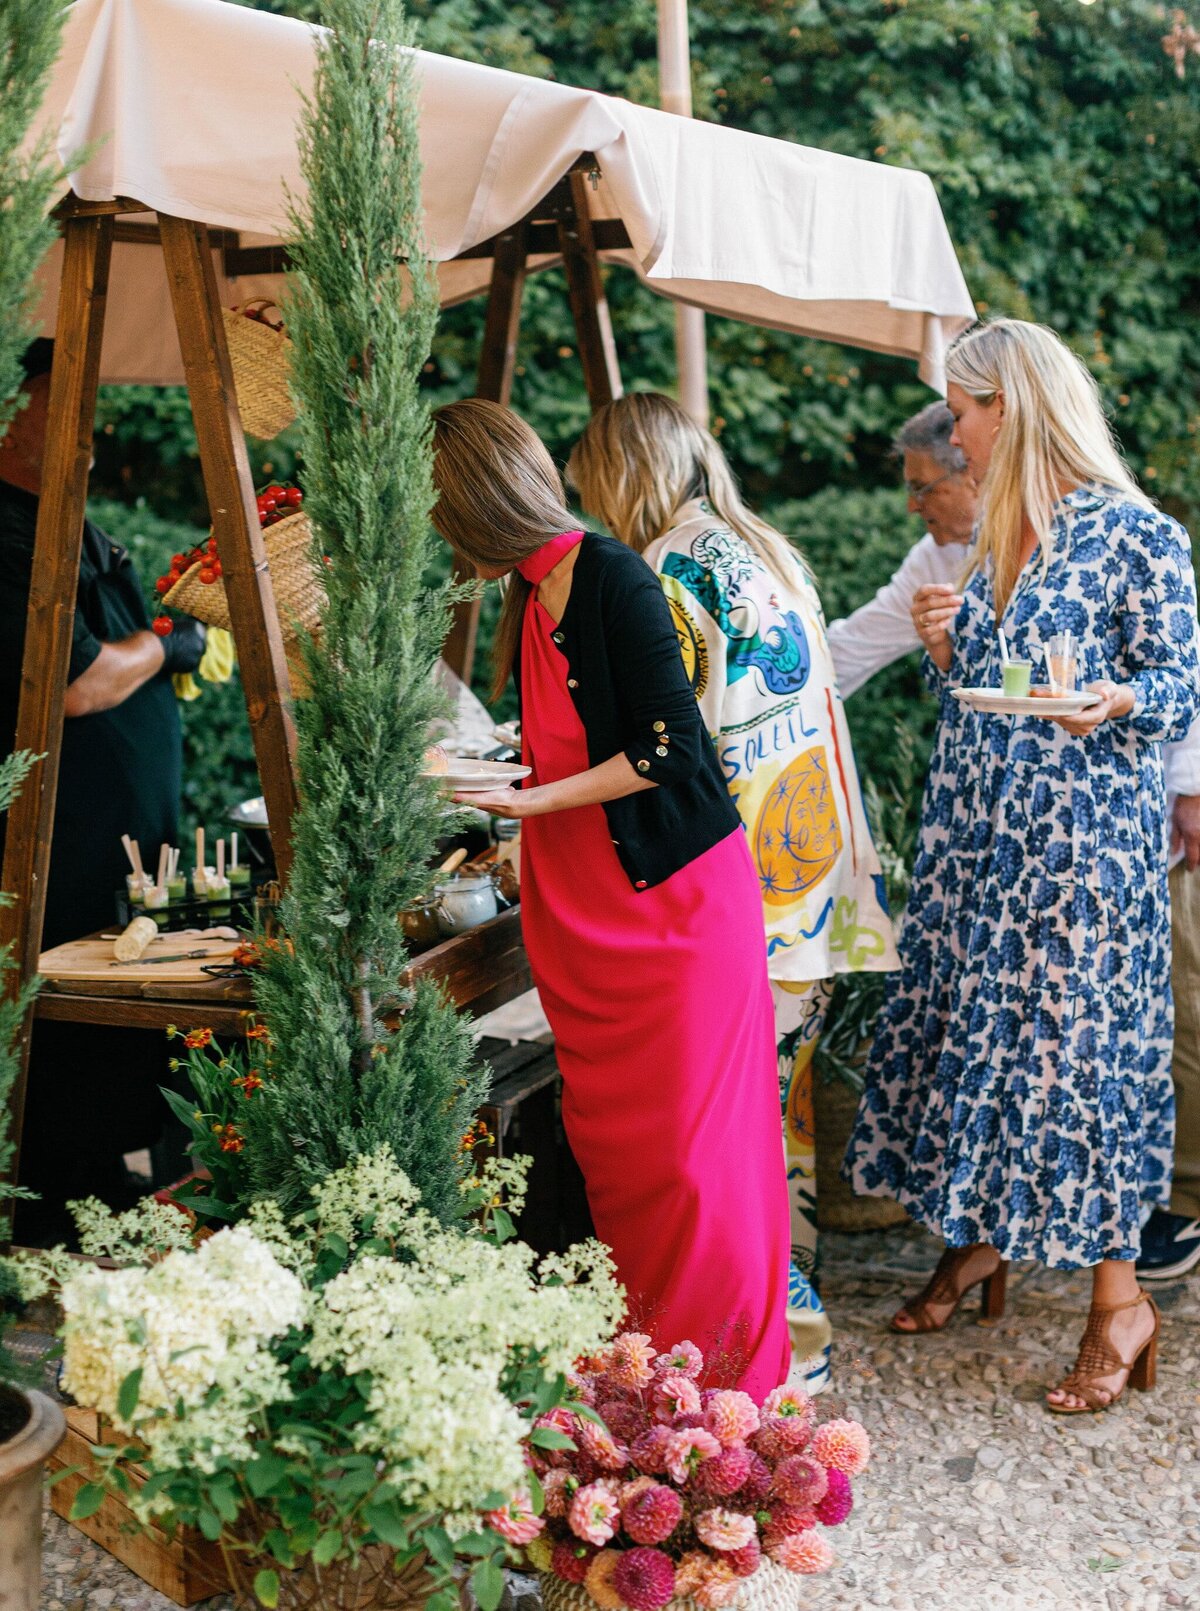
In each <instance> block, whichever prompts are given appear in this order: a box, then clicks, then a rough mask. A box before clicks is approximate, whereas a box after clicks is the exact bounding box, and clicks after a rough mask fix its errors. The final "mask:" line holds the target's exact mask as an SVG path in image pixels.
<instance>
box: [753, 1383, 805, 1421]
mask: <svg viewBox="0 0 1200 1611" xmlns="http://www.w3.org/2000/svg"><path fill="white" fill-rule="evenodd" d="M811 1411H812V1400H811V1399H810V1398H809V1396H808V1394H807V1393H805V1392H804V1391H803V1390H802V1389H801V1388H799V1387H788V1386H784V1387H775V1388H772V1389H771V1391H770V1392H769V1393H768V1394H767V1396H766V1398H765V1399H763V1414H764V1416H766V1415H786V1416H788V1417H789V1418H790V1417H793V1416H797V1415H803V1416H808V1415H809V1414H810V1413H811Z"/></svg>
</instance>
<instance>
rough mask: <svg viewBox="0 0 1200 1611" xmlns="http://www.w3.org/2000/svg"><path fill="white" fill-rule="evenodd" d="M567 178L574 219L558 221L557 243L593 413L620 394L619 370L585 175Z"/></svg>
mask: <svg viewBox="0 0 1200 1611" xmlns="http://www.w3.org/2000/svg"><path fill="white" fill-rule="evenodd" d="M568 179H569V182H570V186H571V202H572V207H571V213H572V215H573V216H570V217H567V218H560V219H559V223H558V239H559V244H560V246H561V247H562V254H563V268H564V269H565V270H566V274H567V295H568V296H569V298H570V301H571V317H572V318H573V319H574V321H575V333H576V336H577V338H578V341H579V359H580V362H581V363H582V365H583V380H584V385H585V386H586V387H587V394H588V401H589V402H590V403H591V405H592V408H593V409H597V408H599V407H601V405H602V404H604V403H611V402H612V401H613V399H614V398H616V397H620V396H621V393H622V390H623V388H622V386H621V370H620V365H619V364H618V362H617V344H616V342H615V341H614V340H613V332H612V319H611V318H610V316H609V312H608V300H607V298H606V297H605V295H604V282H603V280H602V279H601V277H600V260H599V258H598V257H597V255H596V241H595V237H594V235H593V232H592V219H591V214H590V213H589V212H588V203H587V192H588V177H587V174H586V173H585V172H584V171H583V170H582V169H578V168H576V169H574V170H572V172H571V173H570V174H569V175H568Z"/></svg>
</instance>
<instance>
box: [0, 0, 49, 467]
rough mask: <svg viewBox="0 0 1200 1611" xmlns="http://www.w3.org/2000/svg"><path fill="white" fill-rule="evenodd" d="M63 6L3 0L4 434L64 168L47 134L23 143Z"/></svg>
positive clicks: (0, 396)
mask: <svg viewBox="0 0 1200 1611" xmlns="http://www.w3.org/2000/svg"><path fill="white" fill-rule="evenodd" d="M62 20H63V12H62V8H61V7H60V6H56V5H46V4H45V0H0V436H3V435H4V432H5V430H6V429H7V427H8V422H9V420H10V419H11V418H12V415H13V412H14V407H15V400H16V395H17V391H18V388H19V387H20V384H21V355H22V353H23V352H24V351H25V348H26V347H27V346H28V345H29V343H30V341H31V340H32V338H33V335H34V324H33V305H34V297H35V293H34V288H33V276H34V273H35V271H36V270H37V266H38V264H39V263H40V262H41V260H42V258H43V257H44V256H45V254H46V253H47V252H48V251H49V249H50V245H51V243H52V241H53V240H54V234H55V231H54V225H53V223H52V222H51V220H50V219H49V217H48V216H47V214H48V209H49V206H50V200H51V197H52V196H53V194H54V188H55V185H56V184H57V183H58V181H59V179H60V177H61V173H60V170H59V166H58V163H57V162H55V161H54V160H53V159H52V157H51V152H50V146H49V144H48V143H47V142H45V141H42V142H40V143H39V144H38V145H36V146H35V147H34V148H33V150H32V151H25V150H22V147H23V145H24V143H25V141H26V138H27V137H28V134H29V131H30V129H31V128H32V126H33V120H34V117H35V115H36V113H37V109H38V106H39V104H40V103H41V99H42V94H43V92H44V90H45V86H46V80H47V79H48V78H49V76H50V69H51V68H52V67H53V66H54V63H55V60H56V59H57V56H58V52H59V47H60V45H61V42H62Z"/></svg>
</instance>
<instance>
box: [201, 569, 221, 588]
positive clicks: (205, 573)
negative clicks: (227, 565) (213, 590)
mask: <svg viewBox="0 0 1200 1611" xmlns="http://www.w3.org/2000/svg"><path fill="white" fill-rule="evenodd" d="M216 579H217V573H216V571H214V570H213V568H212V566H211V565H201V567H200V580H201V581H202V582H203V583H204V585H205V587H208V585H209V584H210V583H211V582H215V581H216Z"/></svg>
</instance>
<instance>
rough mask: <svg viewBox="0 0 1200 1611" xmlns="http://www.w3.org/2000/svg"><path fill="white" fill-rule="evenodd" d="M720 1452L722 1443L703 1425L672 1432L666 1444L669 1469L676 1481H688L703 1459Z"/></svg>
mask: <svg viewBox="0 0 1200 1611" xmlns="http://www.w3.org/2000/svg"><path fill="white" fill-rule="evenodd" d="M720 1452H721V1445H720V1444H719V1443H718V1442H717V1440H716V1438H714V1437H713V1435H712V1433H711V1432H706V1431H705V1430H704V1428H703V1427H702V1426H694V1427H689V1428H688V1429H687V1430H686V1431H683V1432H672V1433H671V1435H670V1437H669V1438H668V1439H667V1445H666V1459H667V1470H668V1471H669V1472H670V1474H671V1476H672V1477H673V1478H674V1479H675V1481H676V1482H686V1481H687V1480H688V1478H689V1477H690V1476H691V1475H692V1473H693V1472H694V1471H695V1470H696V1469H697V1467H698V1466H699V1465H700V1464H701V1462H702V1461H704V1460H711V1459H712V1457H713V1455H714V1454H720Z"/></svg>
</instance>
